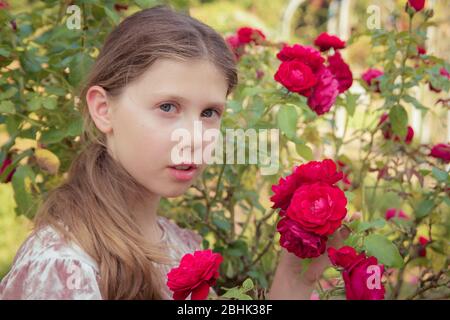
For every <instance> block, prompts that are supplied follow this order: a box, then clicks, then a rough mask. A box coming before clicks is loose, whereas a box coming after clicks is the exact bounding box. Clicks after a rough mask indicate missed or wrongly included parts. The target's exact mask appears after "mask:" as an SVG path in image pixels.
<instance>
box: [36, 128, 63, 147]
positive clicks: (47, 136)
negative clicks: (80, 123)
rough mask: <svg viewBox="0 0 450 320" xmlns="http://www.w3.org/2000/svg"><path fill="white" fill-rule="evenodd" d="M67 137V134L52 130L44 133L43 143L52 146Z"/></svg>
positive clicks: (41, 140)
mask: <svg viewBox="0 0 450 320" xmlns="http://www.w3.org/2000/svg"><path fill="white" fill-rule="evenodd" d="M65 136H66V132H65V131H62V130H59V129H51V130H48V131H44V132H42V136H41V139H40V142H41V143H44V144H51V143H56V142H59V141H61V140H62V139H63V138H64V137H65Z"/></svg>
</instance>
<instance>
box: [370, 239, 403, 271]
mask: <svg viewBox="0 0 450 320" xmlns="http://www.w3.org/2000/svg"><path fill="white" fill-rule="evenodd" d="M364 247H365V250H366V251H367V253H368V254H369V255H372V256H375V257H376V258H377V259H378V261H379V262H380V263H382V264H384V265H386V266H388V267H395V268H401V267H402V266H403V258H402V256H401V255H400V253H399V252H398V249H397V247H396V246H395V245H394V244H393V243H392V242H391V241H390V240H388V239H387V238H386V237H385V236H382V235H379V234H371V235H369V236H367V237H366V238H365V239H364Z"/></svg>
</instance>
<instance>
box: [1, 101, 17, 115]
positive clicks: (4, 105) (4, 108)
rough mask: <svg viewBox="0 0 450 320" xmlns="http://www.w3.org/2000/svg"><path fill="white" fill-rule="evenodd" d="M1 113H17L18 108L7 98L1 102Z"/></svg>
mask: <svg viewBox="0 0 450 320" xmlns="http://www.w3.org/2000/svg"><path fill="white" fill-rule="evenodd" d="M0 113H7V114H13V113H16V108H15V107H14V104H13V103H12V102H11V101H9V100H5V101H2V102H0Z"/></svg>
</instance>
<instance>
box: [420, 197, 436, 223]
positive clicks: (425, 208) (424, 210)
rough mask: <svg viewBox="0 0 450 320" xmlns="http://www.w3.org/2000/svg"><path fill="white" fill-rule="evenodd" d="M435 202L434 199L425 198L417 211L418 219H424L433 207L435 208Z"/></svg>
mask: <svg viewBox="0 0 450 320" xmlns="http://www.w3.org/2000/svg"><path fill="white" fill-rule="evenodd" d="M433 206H434V202H433V201H432V200H423V201H422V202H421V203H419V205H418V206H417V210H416V211H415V213H416V217H417V218H418V219H422V218H424V217H426V216H427V215H429V214H430V212H431V209H433Z"/></svg>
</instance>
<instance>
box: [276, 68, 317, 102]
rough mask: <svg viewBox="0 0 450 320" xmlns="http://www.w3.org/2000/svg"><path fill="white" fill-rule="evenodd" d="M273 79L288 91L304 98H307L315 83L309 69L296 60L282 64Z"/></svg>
mask: <svg viewBox="0 0 450 320" xmlns="http://www.w3.org/2000/svg"><path fill="white" fill-rule="evenodd" d="M274 79H275V80H276V81H278V82H279V83H281V84H282V85H283V86H285V87H286V89H288V90H289V91H292V92H297V93H299V94H301V95H304V96H309V95H310V94H311V92H312V88H313V87H314V86H315V85H316V83H317V78H316V76H315V75H314V74H313V72H312V70H311V68H310V67H308V66H307V65H306V64H304V63H302V62H300V61H298V60H292V61H285V62H282V63H281V64H280V66H279V68H278V71H277V72H276V73H275V76H274Z"/></svg>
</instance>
